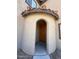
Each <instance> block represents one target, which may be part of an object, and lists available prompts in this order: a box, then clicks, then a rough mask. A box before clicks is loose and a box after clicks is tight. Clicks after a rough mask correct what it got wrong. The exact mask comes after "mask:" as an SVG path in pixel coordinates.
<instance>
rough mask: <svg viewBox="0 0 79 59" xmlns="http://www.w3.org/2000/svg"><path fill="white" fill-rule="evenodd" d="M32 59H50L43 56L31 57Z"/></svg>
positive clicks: (47, 56)
mask: <svg viewBox="0 0 79 59" xmlns="http://www.w3.org/2000/svg"><path fill="white" fill-rule="evenodd" d="M33 59H50V56H49V55H44V56H33Z"/></svg>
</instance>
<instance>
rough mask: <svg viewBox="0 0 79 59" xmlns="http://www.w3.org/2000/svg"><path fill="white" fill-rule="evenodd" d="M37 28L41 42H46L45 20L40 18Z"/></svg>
mask: <svg viewBox="0 0 79 59" xmlns="http://www.w3.org/2000/svg"><path fill="white" fill-rule="evenodd" d="M37 29H38V35H39V36H38V38H39V42H43V43H46V30H47V29H46V22H45V21H44V20H39V21H38V22H37Z"/></svg>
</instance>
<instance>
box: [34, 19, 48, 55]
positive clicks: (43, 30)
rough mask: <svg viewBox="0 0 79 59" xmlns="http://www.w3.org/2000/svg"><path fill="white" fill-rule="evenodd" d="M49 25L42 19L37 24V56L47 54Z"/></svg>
mask: <svg viewBox="0 0 79 59" xmlns="http://www.w3.org/2000/svg"><path fill="white" fill-rule="evenodd" d="M46 35H47V23H46V21H44V20H43V19H40V20H38V21H37V23H36V43H35V52H36V55H45V54H46V53H47V50H46V49H47V47H46V46H47V45H46V41H47V36H46Z"/></svg>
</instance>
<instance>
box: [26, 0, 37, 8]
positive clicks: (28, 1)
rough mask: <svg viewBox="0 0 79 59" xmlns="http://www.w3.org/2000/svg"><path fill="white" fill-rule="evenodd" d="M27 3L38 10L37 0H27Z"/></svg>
mask: <svg viewBox="0 0 79 59" xmlns="http://www.w3.org/2000/svg"><path fill="white" fill-rule="evenodd" d="M25 2H26V3H27V4H28V5H29V6H30V7H32V8H36V2H35V0H25Z"/></svg>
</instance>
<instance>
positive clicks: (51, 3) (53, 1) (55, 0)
mask: <svg viewBox="0 0 79 59" xmlns="http://www.w3.org/2000/svg"><path fill="white" fill-rule="evenodd" d="M44 4H45V5H46V7H47V9H51V10H58V14H59V16H60V17H61V15H60V14H61V12H60V11H61V10H60V9H61V7H60V5H61V3H60V0H48V1H47V2H46V3H44ZM27 6H28V5H27V4H26V3H25V0H17V48H18V49H19V48H21V40H22V39H23V38H22V36H23V34H22V33H23V26H24V25H23V24H24V22H25V19H24V18H23V17H22V15H21V13H22V12H23V11H24V10H25V9H26V10H27ZM59 22H60V19H59V21H57V24H58V23H59ZM60 44H61V40H59V38H58V29H57V44H56V45H57V48H59V49H60V48H61V45H60Z"/></svg>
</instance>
